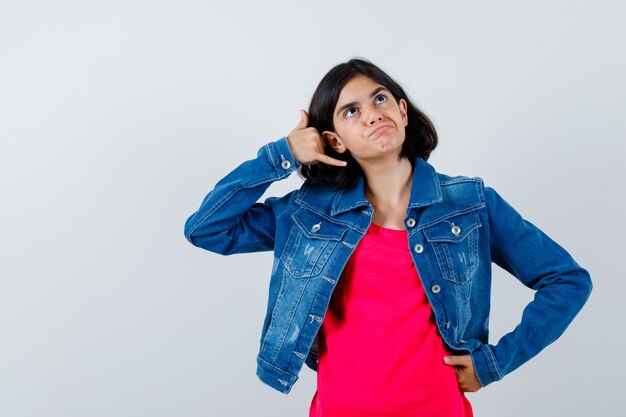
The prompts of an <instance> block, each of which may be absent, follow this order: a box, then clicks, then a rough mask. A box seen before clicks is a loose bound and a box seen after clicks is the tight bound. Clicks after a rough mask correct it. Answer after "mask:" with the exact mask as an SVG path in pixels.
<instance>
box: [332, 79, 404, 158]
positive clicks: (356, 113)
mask: <svg viewBox="0 0 626 417" xmlns="http://www.w3.org/2000/svg"><path fill="white" fill-rule="evenodd" d="M406 109H407V104H406V101H405V100H404V99H400V102H396V100H395V99H394V97H393V95H392V94H391V93H390V92H389V90H387V88H385V87H384V86H383V85H382V84H379V83H377V82H376V81H374V80H372V79H371V78H369V77H366V76H364V75H361V74H359V75H357V76H355V77H354V78H352V79H351V80H350V81H348V82H347V83H346V85H345V86H344V87H343V89H342V90H341V93H340V94H339V99H338V100H337V105H336V106H335V110H334V112H333V123H334V125H335V131H334V132H331V131H328V130H327V131H324V132H323V133H322V134H323V136H324V138H325V139H326V140H327V142H328V143H329V145H330V146H332V148H333V149H334V150H335V151H337V152H339V153H343V152H345V151H346V149H347V150H349V151H350V153H351V154H352V156H353V157H354V159H356V161H357V162H359V164H361V165H362V162H365V161H370V160H372V159H380V158H381V157H388V156H389V155H394V156H395V157H396V158H397V155H398V154H399V153H400V151H401V150H402V144H403V143H404V138H405V131H404V127H405V126H406V125H407V124H408V117H407V110H406Z"/></svg>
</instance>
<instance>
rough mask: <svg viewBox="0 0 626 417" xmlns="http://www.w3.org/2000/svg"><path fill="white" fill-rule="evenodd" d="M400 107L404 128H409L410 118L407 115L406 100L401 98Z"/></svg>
mask: <svg viewBox="0 0 626 417" xmlns="http://www.w3.org/2000/svg"><path fill="white" fill-rule="evenodd" d="M398 105H399V106H400V114H401V115H402V121H403V122H404V126H407V125H408V124H409V116H408V115H407V114H408V113H407V104H406V100H405V99H403V98H401V99H400V103H398Z"/></svg>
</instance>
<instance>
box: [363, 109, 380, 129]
mask: <svg viewBox="0 0 626 417" xmlns="http://www.w3.org/2000/svg"><path fill="white" fill-rule="evenodd" d="M382 118H383V116H382V114H381V112H380V111H379V110H378V109H376V108H371V107H369V108H368V109H367V110H366V113H365V120H366V121H367V124H370V125H371V124H372V123H375V122H376V121H379V120H381V119H382Z"/></svg>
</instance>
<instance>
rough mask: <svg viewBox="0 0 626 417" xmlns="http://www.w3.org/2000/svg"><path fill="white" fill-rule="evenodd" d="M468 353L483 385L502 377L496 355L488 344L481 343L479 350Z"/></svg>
mask: <svg viewBox="0 0 626 417" xmlns="http://www.w3.org/2000/svg"><path fill="white" fill-rule="evenodd" d="M470 355H471V357H472V361H473V362H474V371H475V372H476V376H477V377H478V380H479V381H480V384H481V385H482V386H483V387H486V386H487V385H489V384H491V383H492V382H495V381H499V380H501V379H502V377H503V375H502V374H501V373H500V371H499V370H498V364H497V363H496V357H495V355H494V354H493V351H492V350H491V348H490V347H489V345H482V346H481V348H480V349H479V350H476V351H474V352H472V353H471V354H470Z"/></svg>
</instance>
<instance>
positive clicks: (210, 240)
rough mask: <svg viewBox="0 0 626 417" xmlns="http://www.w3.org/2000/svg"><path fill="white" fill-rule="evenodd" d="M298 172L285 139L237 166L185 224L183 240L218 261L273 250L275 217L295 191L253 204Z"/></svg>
mask: <svg viewBox="0 0 626 417" xmlns="http://www.w3.org/2000/svg"><path fill="white" fill-rule="evenodd" d="M300 166H301V164H300V163H299V162H298V161H296V160H295V158H294V157H293V155H292V153H291V150H290V149H289V144H288V142H287V137H282V138H280V139H279V140H277V141H275V142H270V143H268V144H266V145H264V146H263V147H261V148H260V149H259V151H258V152H257V157H256V158H254V159H251V160H248V161H245V162H243V163H241V164H240V165H239V166H238V167H236V168H235V169H234V170H233V171H231V172H230V173H229V174H227V175H226V176H225V177H224V178H222V179H221V180H219V181H218V182H217V184H216V185H215V187H214V188H213V189H212V190H211V191H210V192H209V193H208V194H207V195H206V197H205V198H204V200H203V201H202V204H201V205H200V208H199V209H198V211H196V212H195V213H193V214H192V215H191V216H189V218H188V219H187V221H186V222H185V237H186V238H187V240H188V241H189V242H190V243H192V244H193V245H195V246H198V247H200V248H203V249H206V250H208V251H211V252H215V253H219V254H222V255H230V254H233V253H245V252H257V251H265V250H272V249H273V248H274V235H275V231H276V217H277V216H279V215H280V213H281V212H282V211H283V210H284V209H285V208H286V207H287V206H288V204H289V201H290V199H291V198H292V197H293V196H294V195H295V192H296V191H297V190H294V191H292V192H290V193H289V194H287V195H285V196H283V197H269V198H267V199H266V200H265V201H264V202H257V200H258V199H259V198H260V197H261V196H262V195H263V193H264V192H265V190H267V188H268V187H269V186H270V184H271V183H272V182H274V181H277V180H280V179H283V178H286V177H288V176H289V175H290V174H291V173H292V172H293V171H295V170H296V169H297V168H298V167H300Z"/></svg>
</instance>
